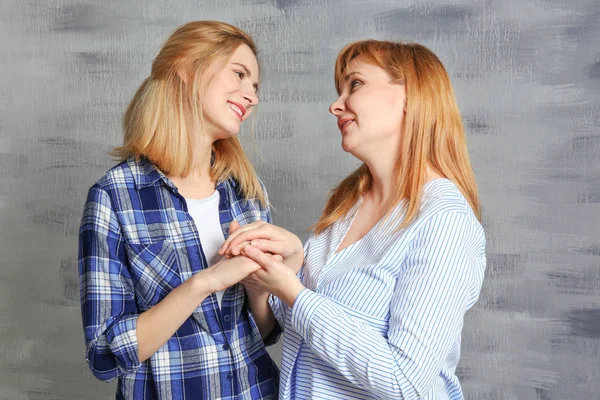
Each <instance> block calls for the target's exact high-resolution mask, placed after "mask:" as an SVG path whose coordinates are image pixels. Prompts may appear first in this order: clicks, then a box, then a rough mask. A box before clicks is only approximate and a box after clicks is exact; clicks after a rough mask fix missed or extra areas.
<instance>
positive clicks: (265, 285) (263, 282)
mask: <svg viewBox="0 0 600 400" xmlns="http://www.w3.org/2000/svg"><path fill="white" fill-rule="evenodd" d="M242 253H243V254H244V255H245V256H247V257H248V258H251V259H252V260H253V261H255V262H256V263H258V264H259V265H260V266H261V267H262V268H260V269H258V270H256V272H254V273H253V274H252V278H250V277H249V278H250V279H248V278H247V279H248V280H249V281H252V284H253V285H255V287H257V288H262V290H265V291H268V292H269V293H273V294H274V295H275V296H277V297H279V298H280V299H281V300H282V301H283V302H284V303H285V304H287V305H288V306H289V307H290V308H291V307H293V305H294V302H295V301H296V298H297V297H298V295H299V294H300V292H301V291H302V290H304V285H302V283H301V282H300V280H299V279H298V277H297V276H296V273H295V272H294V271H293V270H292V269H291V268H289V267H288V266H287V265H285V264H284V263H283V262H281V261H278V260H277V259H274V258H273V257H270V256H269V255H268V254H265V253H264V252H262V251H261V250H260V249H258V248H256V247H254V246H253V245H251V244H248V245H246V246H244V248H243V249H242Z"/></svg>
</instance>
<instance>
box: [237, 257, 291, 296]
mask: <svg viewBox="0 0 600 400" xmlns="http://www.w3.org/2000/svg"><path fill="white" fill-rule="evenodd" d="M265 254H266V255H267V256H270V257H271V258H272V259H273V260H276V261H279V262H283V257H281V256H280V255H279V254H268V253H265ZM240 283H241V284H242V285H244V288H245V289H246V294H247V295H248V297H254V298H257V297H263V296H265V297H266V296H267V295H268V294H269V291H268V289H267V288H266V287H265V286H264V284H263V282H262V281H261V280H260V279H258V278H257V277H256V272H254V273H252V274H250V275H248V276H247V277H245V278H244V279H243V280H242V281H241V282H240Z"/></svg>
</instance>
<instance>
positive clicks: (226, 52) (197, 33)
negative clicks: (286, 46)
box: [112, 21, 265, 204]
mask: <svg viewBox="0 0 600 400" xmlns="http://www.w3.org/2000/svg"><path fill="white" fill-rule="evenodd" d="M244 44H245V45H246V46H248V47H249V48H250V49H251V50H252V52H253V53H254V54H255V55H256V53H257V50H256V45H255V44H254V41H253V40H252V38H251V37H250V36H249V35H248V34H246V33H245V32H243V31H242V30H240V29H238V28H236V27H235V26H232V25H229V24H227V23H224V22H219V21H195V22H190V23H187V24H185V25H183V26H182V27H180V28H178V29H177V30H176V31H175V32H174V33H173V34H172V35H171V36H170V37H169V38H168V39H167V41H166V42H165V44H164V45H163V47H162V48H161V50H160V52H159V53H158V55H157V56H156V58H155V59H154V61H153V63H152V70H151V73H150V76H149V77H148V78H146V79H145V80H144V81H143V82H142V84H141V86H140V87H139V88H138V90H137V91H136V93H135V95H134V96H133V99H132V100H131V102H130V103H129V106H128V107H127V110H126V111H125V115H124V117H123V130H124V133H125V135H124V140H123V145H122V146H120V147H117V148H116V149H114V150H113V152H112V154H113V155H114V156H116V157H117V158H119V159H120V160H126V159H128V158H130V157H135V158H136V159H139V158H141V157H146V158H147V159H149V160H150V161H151V162H152V163H154V164H155V165H156V166H157V168H159V169H160V170H161V171H162V172H164V173H165V174H173V175H175V176H187V175H189V173H190V172H192V169H193V145H192V137H191V133H190V132H189V129H188V127H186V121H185V117H184V115H185V114H184V107H186V106H187V107H190V109H191V112H192V114H193V116H194V121H197V122H202V123H203V121H204V118H203V115H202V107H201V101H202V99H200V98H199V96H198V93H199V90H198V87H199V85H200V82H201V78H202V75H203V73H204V72H205V71H206V69H207V68H208V67H209V66H210V65H211V64H213V63H216V62H224V61H225V60H228V59H229V58H230V57H231V56H232V55H233V53H234V52H235V50H236V49H237V48H238V47H239V46H240V45H244ZM182 71H185V73H186V75H187V77H188V79H187V84H186V83H184V82H183V80H182V79H181V78H180V77H179V75H178V72H180V73H181V72H182ZM212 150H213V156H214V160H213V163H212V165H211V169H210V176H211V178H212V179H215V180H217V181H222V180H225V179H227V178H229V177H233V178H234V179H235V180H236V181H237V182H238V183H239V184H240V188H241V191H242V193H243V194H244V196H245V197H246V198H257V199H259V200H260V201H261V203H263V204H265V195H264V193H263V190H262V187H261V184H260V182H259V180H258V177H257V176H256V173H255V171H254V168H253V167H252V164H251V163H250V161H249V160H248V157H247V156H246V153H245V152H244V149H243V148H242V145H241V143H240V141H239V139H238V138H237V137H236V136H234V137H231V138H227V139H221V140H217V141H215V142H214V144H213V149H212Z"/></svg>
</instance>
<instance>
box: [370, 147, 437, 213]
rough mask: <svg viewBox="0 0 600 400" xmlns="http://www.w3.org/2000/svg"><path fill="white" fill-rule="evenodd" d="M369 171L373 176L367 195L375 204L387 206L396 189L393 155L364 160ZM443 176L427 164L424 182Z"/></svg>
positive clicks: (392, 198) (392, 199) (393, 197)
mask: <svg viewBox="0 0 600 400" xmlns="http://www.w3.org/2000/svg"><path fill="white" fill-rule="evenodd" d="M365 164H366V165H367V167H369V171H370V172H371V175H372V176H373V183H372V185H371V190H369V197H370V198H371V201H373V202H374V203H375V204H379V205H380V206H382V207H384V208H387V207H388V206H389V205H390V204H391V202H392V201H394V199H395V197H396V193H397V191H398V181H397V179H396V173H395V166H396V159H395V158H394V157H387V158H386V157H378V158H375V159H373V160H369V161H365ZM437 178H443V176H442V175H441V174H440V173H438V172H437V171H436V170H435V169H434V168H432V167H431V165H427V167H426V171H425V182H429V181H431V180H433V179H437Z"/></svg>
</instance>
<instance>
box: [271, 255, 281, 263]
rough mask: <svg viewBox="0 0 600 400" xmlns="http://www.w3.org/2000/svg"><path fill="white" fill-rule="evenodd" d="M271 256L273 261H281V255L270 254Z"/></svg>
mask: <svg viewBox="0 0 600 400" xmlns="http://www.w3.org/2000/svg"><path fill="white" fill-rule="evenodd" d="M271 258H272V259H273V260H275V261H279V262H282V261H283V257H281V256H280V255H279V254H271Z"/></svg>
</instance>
